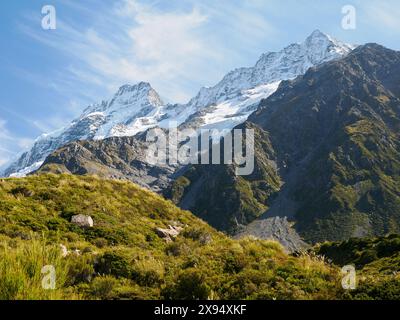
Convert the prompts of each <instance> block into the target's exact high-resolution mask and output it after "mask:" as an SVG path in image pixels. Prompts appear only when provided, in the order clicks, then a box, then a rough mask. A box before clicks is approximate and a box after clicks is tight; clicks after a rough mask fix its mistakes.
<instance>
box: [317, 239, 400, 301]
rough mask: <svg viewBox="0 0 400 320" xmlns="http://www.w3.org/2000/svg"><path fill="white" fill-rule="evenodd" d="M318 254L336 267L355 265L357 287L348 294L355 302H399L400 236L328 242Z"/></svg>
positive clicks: (319, 249)
mask: <svg viewBox="0 0 400 320" xmlns="http://www.w3.org/2000/svg"><path fill="white" fill-rule="evenodd" d="M315 251H316V253H317V254H318V255H323V256H325V257H326V258H329V259H330V260H332V262H333V263H335V264H337V265H341V266H344V265H354V266H355V268H356V272H357V278H358V287H357V289H356V290H355V291H352V292H349V293H347V294H346V298H352V299H372V298H374V299H384V300H393V299H396V300H398V299H400V274H399V272H400V236H399V235H390V236H387V237H380V238H371V239H350V240H348V241H345V242H327V243H324V244H321V245H319V246H318V247H316V250H315Z"/></svg>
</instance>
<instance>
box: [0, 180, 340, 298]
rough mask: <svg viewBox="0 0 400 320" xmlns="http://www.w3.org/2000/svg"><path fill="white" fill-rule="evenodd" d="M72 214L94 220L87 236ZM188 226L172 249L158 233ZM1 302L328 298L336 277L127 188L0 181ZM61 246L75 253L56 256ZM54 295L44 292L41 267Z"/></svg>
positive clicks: (317, 263)
mask: <svg viewBox="0 0 400 320" xmlns="http://www.w3.org/2000/svg"><path fill="white" fill-rule="evenodd" d="M74 214H88V215H90V216H92V217H93V219H94V221H95V227H94V228H92V229H88V230H83V229H80V228H78V227H76V226H74V225H72V224H71V223H70V222H69V221H70V217H71V216H72V215H74ZM173 222H177V223H180V224H182V225H187V226H186V228H185V230H184V231H183V232H182V233H181V234H180V235H179V236H178V238H177V239H176V240H175V241H174V242H171V243H166V242H165V241H164V240H162V239H160V238H159V237H158V236H157V235H156V233H155V228H156V227H166V226H168V224H171V223H173ZM0 243H1V246H0V299H158V298H171V299H193V298H203V299H205V298H213V299H250V298H252V299H257V298H258V299H261V298H266V299H272V298H277V299H316V298H321V299H331V298H337V297H339V296H340V295H341V290H340V289H339V284H340V281H339V280H338V276H339V275H338V270H337V269H336V268H334V267H331V266H328V265H327V264H325V263H324V262H323V261H322V260H320V259H317V258H312V257H310V256H307V255H305V256H301V257H291V256H288V255H286V254H285V253H284V252H283V250H282V248H281V247H280V245H278V244H276V243H274V242H267V241H257V240H249V239H245V240H241V241H234V240H231V239H229V238H228V237H226V236H224V235H223V234H221V233H218V232H216V231H215V230H214V229H212V228H211V227H209V226H208V225H207V224H205V223H204V222H202V221H201V220H199V219H198V218H196V217H194V216H193V215H192V214H191V213H189V212H185V211H182V210H180V209H178V208H176V207H175V206H174V205H173V204H172V202H169V201H165V200H164V199H162V198H161V197H159V196H157V195H155V194H153V193H151V192H149V191H146V190H144V189H141V188H139V187H137V186H135V185H134V184H132V183H128V182H120V181H106V180H100V179H98V178H95V177H77V176H70V175H40V176H31V177H28V178H24V179H5V180H0ZM60 244H64V245H66V246H67V247H68V249H69V250H71V251H72V250H75V249H78V250H80V252H81V254H80V255H75V254H71V255H69V256H67V257H66V258H62V257H61V250H60V248H59V245H60ZM49 264H50V265H54V266H55V268H56V270H57V288H56V290H50V291H49V290H43V289H42V288H41V279H42V277H43V275H41V273H40V271H41V268H42V266H43V265H49Z"/></svg>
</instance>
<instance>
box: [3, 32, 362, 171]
mask: <svg viewBox="0 0 400 320" xmlns="http://www.w3.org/2000/svg"><path fill="white" fill-rule="evenodd" d="M353 48H354V47H353V46H351V45H347V44H344V43H342V42H340V41H338V40H335V39H333V38H331V37H330V36H328V35H325V34H323V33H322V32H320V31H315V32H313V33H312V34H311V35H310V36H309V37H308V38H307V39H306V40H305V41H304V42H303V43H301V44H292V45H290V46H288V47H287V48H285V49H283V50H282V51H280V52H270V53H265V54H263V55H262V56H261V58H260V59H259V61H258V62H257V63H256V65H255V66H254V67H251V68H240V69H236V70H234V71H232V72H230V73H228V74H227V75H226V76H225V77H224V78H223V80H222V81H221V82H219V83H218V84H217V85H216V86H214V87H212V88H203V89H201V90H200V92H199V93H198V95H196V97H194V98H193V99H192V100H191V101H190V102H188V103H187V104H183V105H179V104H175V105H171V104H165V103H163V102H162V101H161V99H160V97H159V95H158V94H157V92H156V91H155V90H154V89H153V88H152V87H151V85H150V84H148V83H145V82H141V83H139V84H137V85H134V86H130V85H125V86H122V87H121V88H120V89H119V90H118V92H117V93H116V94H115V95H114V96H113V97H112V98H111V99H109V100H108V101H103V102H101V103H99V104H95V105H93V106H89V107H88V108H87V109H86V110H84V112H83V113H82V115H81V116H80V117H78V118H77V119H76V120H74V121H72V122H71V123H70V124H69V125H67V126H66V127H65V128H62V129H60V130H58V131H56V132H53V133H51V134H45V135H43V136H41V137H39V138H38V139H37V140H36V142H35V144H34V145H33V147H32V148H31V149H30V150H29V151H27V152H25V153H24V154H22V155H21V157H20V158H19V159H18V160H17V161H16V162H15V163H13V164H12V165H11V166H10V167H9V168H7V169H6V170H5V172H4V173H3V175H5V176H23V175H25V174H27V173H29V172H32V171H34V170H36V169H37V168H38V167H40V165H41V164H42V163H43V161H44V160H45V158H46V157H47V156H48V155H49V154H51V153H52V152H53V151H55V150H56V149H58V148H59V147H62V146H63V145H65V144H67V143H69V142H73V141H78V140H100V139H105V138H109V137H124V136H134V135H136V134H138V133H141V132H144V131H146V130H147V129H149V128H153V127H161V128H168V127H169V125H170V122H171V121H174V122H176V123H177V125H180V126H182V127H195V128H199V127H201V128H210V127H212V128H216V129H232V128H233V127H235V126H236V125H238V124H240V123H242V122H244V121H245V120H246V119H247V117H248V116H249V115H250V114H251V113H252V112H254V111H255V110H256V109H257V107H258V105H259V103H260V101H261V100H262V99H265V98H267V97H268V96H269V95H271V94H272V93H273V92H275V90H276V89H277V88H278V85H279V83H280V82H281V81H282V80H288V79H293V78H295V77H296V76H298V75H301V74H304V73H305V72H306V71H307V69H308V68H310V67H312V66H315V65H319V64H321V63H324V62H327V61H330V60H332V59H338V58H341V57H343V56H345V55H347V54H348V53H349V52H350V51H351V50H352V49H353Z"/></svg>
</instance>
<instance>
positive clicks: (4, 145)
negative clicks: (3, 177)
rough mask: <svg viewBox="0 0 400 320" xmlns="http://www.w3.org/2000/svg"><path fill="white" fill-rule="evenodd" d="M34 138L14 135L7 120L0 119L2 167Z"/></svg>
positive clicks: (0, 159)
mask: <svg viewBox="0 0 400 320" xmlns="http://www.w3.org/2000/svg"><path fill="white" fill-rule="evenodd" d="M32 142H33V141H32V140H31V139H28V138H21V137H15V136H13V135H12V134H11V133H10V131H9V130H8V129H7V122H6V121H5V120H4V119H0V168H2V167H3V166H5V165H6V164H7V163H9V162H10V161H11V160H12V159H13V158H14V157H15V156H16V155H17V153H18V150H20V149H25V148H27V147H28V146H29V145H31V144H32Z"/></svg>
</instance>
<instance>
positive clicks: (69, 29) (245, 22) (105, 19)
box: [20, 0, 273, 102]
mask: <svg viewBox="0 0 400 320" xmlns="http://www.w3.org/2000/svg"><path fill="white" fill-rule="evenodd" d="M173 2H174V1H172V2H171V3H173ZM63 3H64V2H63ZM246 3H247V4H241V5H238V4H236V3H231V1H218V2H215V1H206V2H204V3H202V4H199V2H198V1H194V2H190V1H188V2H187V4H189V5H186V6H181V5H175V6H173V5H172V6H169V7H168V9H165V7H164V8H163V6H159V5H155V4H159V2H156V3H155V4H152V3H149V1H139V0H119V1H116V2H114V5H111V4H110V5H109V6H108V7H107V8H99V9H98V10H96V11H95V14H93V16H92V19H91V20H90V19H88V20H89V22H88V23H86V24H85V25H82V24H81V23H80V22H77V21H73V22H71V21H68V22H67V21H65V20H63V19H61V18H60V16H61V15H60V14H59V15H58V16H59V18H58V21H57V28H58V29H57V30H56V31H55V32H47V33H44V32H43V31H42V30H37V28H33V27H31V26H30V25H29V24H21V25H20V28H21V30H22V31H23V32H24V33H25V34H27V35H29V36H30V37H31V38H33V39H35V40H37V41H39V42H41V43H42V44H45V45H46V46H49V47H52V48H53V49H55V50H59V51H60V52H61V53H62V54H64V55H67V56H68V58H69V60H70V63H69V65H68V66H66V68H65V70H63V72H62V73H61V74H54V75H53V77H52V80H53V81H52V86H53V87H54V89H55V90H58V88H60V87H61V88H69V87H70V86H71V84H72V86H73V87H74V88H75V89H77V88H79V87H82V85H85V90H87V91H88V92H90V91H92V92H95V91H96V92H102V93H103V94H104V92H108V93H111V92H113V91H114V90H115V89H116V87H118V86H120V85H122V84H125V83H134V82H138V81H148V82H150V83H152V85H153V86H154V87H155V88H156V89H157V90H158V91H160V93H161V95H162V96H165V97H167V98H168V99H169V100H172V101H177V102H185V101H186V100H188V99H189V98H190V97H191V95H193V94H194V92H195V91H197V90H198V89H199V88H200V87H201V86H203V85H209V84H210V83H209V81H216V80H217V79H218V80H219V78H220V77H222V76H223V74H224V72H226V71H228V70H226V65H227V60H228V61H229V59H230V60H234V56H235V55H236V58H237V57H238V55H239V54H240V52H238V50H234V49H233V48H234V47H237V43H241V45H242V49H243V50H251V48H252V46H251V45H252V44H256V43H257V41H259V40H260V39H261V38H262V37H265V36H266V35H268V34H270V33H271V32H273V28H272V26H271V25H270V24H269V23H268V21H267V20H266V19H265V17H263V16H262V15H261V14H259V13H258V11H257V6H256V4H257V1H254V0H253V1H249V2H246ZM244 5H245V6H246V8H244V7H243V6H244ZM72 8H73V9H74V10H76V11H77V12H79V13H81V14H85V15H88V14H89V12H90V11H89V10H87V8H86V7H85V6H84V5H83V4H79V5H78V6H72ZM61 17H62V16H61ZM31 19H33V18H32V17H31ZM99 19H101V23H99V22H98V21H99ZM221 24H222V25H224V24H225V26H223V27H222V28H221ZM217 29H218V30H219V31H217ZM227 33H230V34H229V35H228V34H227ZM227 38H230V40H231V41H234V42H235V43H229V41H228V42H227V44H226V45H225V44H224V42H223V41H221V39H227ZM232 39H233V40H232ZM239 51H240V50H239ZM232 64H233V63H232ZM77 84H78V85H77ZM64 90H65V89H64ZM68 94H70V95H71V94H72V93H71V90H69V91H68Z"/></svg>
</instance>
